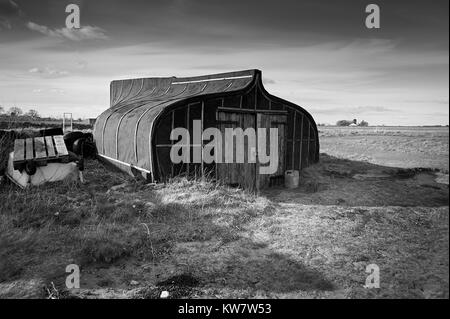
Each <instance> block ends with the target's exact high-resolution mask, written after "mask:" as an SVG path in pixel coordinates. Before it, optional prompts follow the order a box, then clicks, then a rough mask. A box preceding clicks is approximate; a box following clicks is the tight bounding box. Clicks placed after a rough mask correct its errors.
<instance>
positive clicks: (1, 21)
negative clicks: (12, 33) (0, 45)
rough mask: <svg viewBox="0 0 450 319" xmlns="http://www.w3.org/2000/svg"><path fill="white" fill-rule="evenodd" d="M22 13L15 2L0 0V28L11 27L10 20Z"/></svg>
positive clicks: (9, 28)
mask: <svg viewBox="0 0 450 319" xmlns="http://www.w3.org/2000/svg"><path fill="white" fill-rule="evenodd" d="M22 15H23V12H22V11H21V10H20V8H19V6H18V4H17V3H15V2H14V1H12V0H0V30H2V29H8V30H11V29H12V20H14V19H16V18H18V17H20V16H22Z"/></svg>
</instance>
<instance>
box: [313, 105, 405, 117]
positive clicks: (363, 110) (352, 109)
mask: <svg viewBox="0 0 450 319" xmlns="http://www.w3.org/2000/svg"><path fill="white" fill-rule="evenodd" d="M311 111H312V112H314V113H324V114H355V115H357V114H374V113H391V112H397V110H395V109H391V108H387V107H384V106H349V107H345V106H343V107H335V108H323V109H321V108H315V109H312V110H311Z"/></svg>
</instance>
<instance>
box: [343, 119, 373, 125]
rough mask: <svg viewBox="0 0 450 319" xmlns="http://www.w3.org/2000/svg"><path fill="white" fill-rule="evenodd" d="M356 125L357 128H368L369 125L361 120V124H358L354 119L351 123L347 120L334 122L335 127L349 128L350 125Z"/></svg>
mask: <svg viewBox="0 0 450 319" xmlns="http://www.w3.org/2000/svg"><path fill="white" fill-rule="evenodd" d="M352 124H354V125H357V126H369V123H368V122H366V121H364V120H362V121H361V122H359V123H358V121H357V120H356V119H353V121H349V120H339V121H337V122H336V126H350V125H352Z"/></svg>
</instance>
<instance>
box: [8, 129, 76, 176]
mask: <svg viewBox="0 0 450 319" xmlns="http://www.w3.org/2000/svg"><path fill="white" fill-rule="evenodd" d="M27 162H34V163H35V164H36V165H37V166H45V165H47V163H48V162H62V163H67V162H69V152H68V151H67V148H66V144H65V143H64V138H63V136H62V135H55V136H45V137H35V138H26V139H16V140H15V141H14V169H16V170H21V169H23V167H24V166H25V164H26V163H27Z"/></svg>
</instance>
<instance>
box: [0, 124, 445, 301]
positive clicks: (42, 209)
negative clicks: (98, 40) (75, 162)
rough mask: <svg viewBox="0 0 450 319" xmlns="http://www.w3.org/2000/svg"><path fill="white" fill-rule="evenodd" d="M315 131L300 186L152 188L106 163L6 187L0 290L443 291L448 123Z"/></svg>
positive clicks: (283, 294)
mask: <svg viewBox="0 0 450 319" xmlns="http://www.w3.org/2000/svg"><path fill="white" fill-rule="evenodd" d="M319 130H320V141H321V153H322V154H321V160H320V163H319V164H317V165H313V166H311V167H309V168H307V169H305V170H303V171H302V173H301V184H300V187H299V188H298V189H295V190H287V189H283V188H280V187H279V188H271V189H268V190H265V191H263V192H261V193H260V194H258V195H255V194H250V193H247V192H245V191H242V190H239V189H233V188H229V187H226V186H222V185H218V184H215V183H212V182H208V181H195V180H187V179H186V178H177V179H174V180H172V181H170V182H169V183H166V184H158V185H149V184H145V183H143V182H141V181H135V180H133V179H131V178H130V177H128V176H125V175H123V174H122V173H120V172H116V171H113V170H111V169H109V168H107V167H105V166H104V165H103V164H102V163H99V162H97V161H89V162H88V163H87V167H86V172H85V177H86V180H87V183H86V184H84V185H81V184H79V183H64V182H62V183H55V184H49V185H45V186H42V187H39V188H32V189H28V190H19V189H17V188H15V187H14V186H12V185H9V184H7V183H4V184H2V185H1V186H0V297H1V298H12V297H16V298H46V297H47V298H73V297H78V298H158V297H159V295H160V293H161V292H162V291H168V292H169V296H170V297H173V298H236V297H247V298H448V297H449V282H448V279H449V273H448V271H449V268H448V267H449V263H448V261H449V255H448V254H449V247H448V245H449V229H448V215H449V209H448V194H449V191H448V162H449V144H448V135H449V131H448V128H372V127H368V128H337V127H320V128H319ZM69 264H77V265H79V266H80V270H81V288H80V289H75V290H68V289H66V287H65V280H66V276H67V275H68V274H67V273H65V268H66V266H67V265H69ZM369 264H376V265H377V266H378V267H379V269H380V288H378V289H377V288H373V289H367V288H364V285H365V283H366V277H367V276H368V273H366V272H365V271H366V266H367V265H369Z"/></svg>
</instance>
